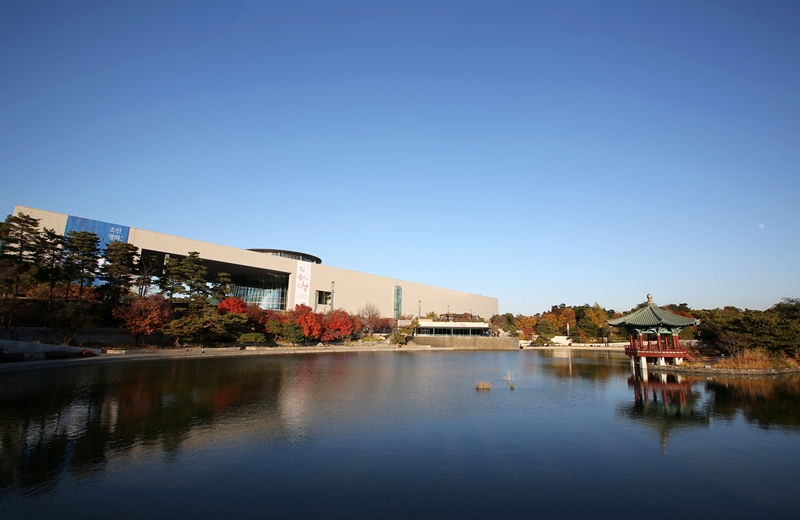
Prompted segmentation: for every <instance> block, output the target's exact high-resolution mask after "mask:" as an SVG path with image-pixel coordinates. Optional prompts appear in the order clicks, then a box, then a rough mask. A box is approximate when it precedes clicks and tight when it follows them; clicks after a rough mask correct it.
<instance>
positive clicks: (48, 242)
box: [35, 228, 65, 309]
mask: <svg viewBox="0 0 800 520" xmlns="http://www.w3.org/2000/svg"><path fill="white" fill-rule="evenodd" d="M64 253H65V251H64V237H63V236H61V235H59V234H58V233H56V232H55V231H54V230H52V229H47V228H45V229H44V230H43V231H42V233H41V234H40V235H39V237H38V240H37V242H36V252H35V262H36V279H37V280H38V281H39V282H40V283H44V284H47V286H48V287H49V289H50V291H49V293H48V297H47V301H48V304H47V307H48V309H49V308H50V303H51V302H52V300H53V292H54V291H55V288H56V284H58V282H60V281H62V280H63V279H64V269H63V263H64Z"/></svg>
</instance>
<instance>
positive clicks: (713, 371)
mask: <svg viewBox="0 0 800 520" xmlns="http://www.w3.org/2000/svg"><path fill="white" fill-rule="evenodd" d="M647 370H650V371H652V372H669V373H675V374H696V375H705V376H737V377H749V376H753V377H754V376H784V375H791V374H800V367H797V368H714V367H711V366H709V367H687V366H674V365H665V366H661V367H660V366H650V365H648V367H647Z"/></svg>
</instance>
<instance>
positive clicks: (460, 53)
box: [0, 0, 800, 314]
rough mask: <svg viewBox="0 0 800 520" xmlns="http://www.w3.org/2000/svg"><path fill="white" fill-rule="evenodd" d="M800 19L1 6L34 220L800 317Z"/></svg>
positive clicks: (4, 108)
mask: <svg viewBox="0 0 800 520" xmlns="http://www.w3.org/2000/svg"><path fill="white" fill-rule="evenodd" d="M797 20H800V3H797V2H778V1H770V2H758V1H753V2H736V1H727V0H726V1H720V2H698V1H685V2H680V1H678V2H675V1H663V2H659V1H652V2H639V1H577V0H576V1H543V2H535V1H524V2H515V1H505V2H504V1H492V2H470V1H458V2H455V1H450V2H437V1H433V0H426V1H420V2H414V1H402V2H400V1H398V2H392V1H307V2H304V1H293V2H266V1H264V2H249V1H244V2H235V1H224V2H194V1H191V2H189V1H187V2H177V1H174V2H143V1H137V2H77V1H76V2H27V1H4V2H2V3H0V71H2V72H0V75H1V76H2V80H1V81H0V183H1V184H0V208H2V209H3V211H4V213H5V214H7V213H10V212H11V211H13V208H14V205H15V204H20V205H27V206H32V207H37V208H42V209H49V210H52V211H57V212H61V213H67V214H70V215H76V216H81V217H87V218H93V219H97V220H104V221H108V222H113V223H118V224H123V225H129V226H134V227H139V228H144V229H150V230H153V231H161V232H164V233H170V234H174V235H179V236H186V237H191V238H196V239H199V240H206V241H209V242H215V243H220V244H225V245H230V246H234V247H242V248H248V247H272V248H282V249H292V250H300V251H306V252H308V253H311V254H314V255H317V256H320V257H321V258H322V259H323V262H325V263H326V264H330V265H334V266H336V267H343V268H347V269H352V270H356V271H362V272H368V273H374V274H380V275H384V276H390V277H396V278H399V279H401V280H410V281H415V282H421V283H426V284H430V285H436V286H442V287H447V288H451V289H457V290H463V291H467V292H472V293H479V294H484V295H489V296H494V297H497V298H498V299H499V301H500V311H501V312H512V313H514V314H517V313H523V314H533V313H536V312H541V311H545V310H547V309H549V307H550V305H553V304H559V303H566V304H569V305H579V304H582V303H594V302H599V303H600V304H601V305H603V306H605V307H608V308H614V309H617V310H627V309H629V308H631V307H633V306H634V305H636V304H637V303H639V302H641V301H644V299H645V295H646V294H647V293H653V295H654V298H655V301H656V302H657V303H660V304H666V303H679V302H686V303H688V304H689V305H690V306H692V307H695V308H713V307H718V306H724V305H735V306H738V307H747V308H755V309H764V308H767V307H769V306H770V305H772V304H773V303H776V302H777V301H778V300H779V299H780V298H782V297H800V261H798V259H800V210H798V207H799V206H798V204H797V199H798V196H800V171H798V170H799V168H800V139H799V138H800V30H798V25H797Z"/></svg>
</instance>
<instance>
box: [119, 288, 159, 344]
mask: <svg viewBox="0 0 800 520" xmlns="http://www.w3.org/2000/svg"><path fill="white" fill-rule="evenodd" d="M112 313H113V315H114V317H115V318H117V319H118V320H120V321H121V322H122V326H123V327H124V328H125V329H126V330H128V331H129V332H130V333H131V334H135V336H136V340H135V345H136V346H139V338H140V337H141V336H142V335H151V334H155V333H157V332H160V331H161V330H162V329H163V328H164V327H166V325H167V324H168V323H169V322H170V321H171V320H172V318H173V315H172V305H171V304H170V302H169V300H167V299H166V298H164V295H162V294H154V295H152V296H148V297H146V298H133V299H131V300H129V302H128V303H126V304H124V305H120V306H118V307H116V308H114V310H113V311H112Z"/></svg>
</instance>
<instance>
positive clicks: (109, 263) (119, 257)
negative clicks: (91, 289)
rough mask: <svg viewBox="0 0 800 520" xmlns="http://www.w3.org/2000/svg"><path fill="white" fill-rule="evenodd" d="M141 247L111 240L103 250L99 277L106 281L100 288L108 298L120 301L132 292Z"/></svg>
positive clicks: (114, 301) (115, 301)
mask: <svg viewBox="0 0 800 520" xmlns="http://www.w3.org/2000/svg"><path fill="white" fill-rule="evenodd" d="M138 253H139V248H138V247H136V246H135V245H133V244H128V243H127V242H119V241H115V242H111V243H110V244H108V247H106V250H105V251H104V252H103V265H102V266H100V274H99V276H98V278H100V280H102V281H103V282H105V285H103V286H102V287H101V288H100V289H101V292H102V293H103V294H104V295H105V297H106V299H107V300H108V301H110V302H112V303H119V302H120V300H122V298H123V297H124V296H125V295H127V294H129V293H130V292H131V289H132V288H133V283H134V279H135V276H136V271H137V263H138V262H137V259H138Z"/></svg>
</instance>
